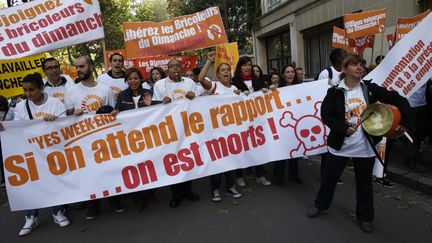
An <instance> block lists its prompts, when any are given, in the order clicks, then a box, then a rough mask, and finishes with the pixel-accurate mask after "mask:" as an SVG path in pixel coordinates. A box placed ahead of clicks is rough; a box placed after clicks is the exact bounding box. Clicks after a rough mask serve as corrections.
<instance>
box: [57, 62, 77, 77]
mask: <svg viewBox="0 0 432 243" xmlns="http://www.w3.org/2000/svg"><path fill="white" fill-rule="evenodd" d="M61 69H62V71H63V74H66V75H69V76H70V77H71V78H72V79H73V80H75V79H76V78H77V77H78V73H77V69H76V67H75V66H72V65H70V64H68V63H65V62H64V63H62V64H61Z"/></svg>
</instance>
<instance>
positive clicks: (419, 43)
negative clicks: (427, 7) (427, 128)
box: [364, 14, 432, 98]
mask: <svg viewBox="0 0 432 243" xmlns="http://www.w3.org/2000/svg"><path fill="white" fill-rule="evenodd" d="M431 26H432V14H429V15H428V16H427V17H426V18H424V19H423V21H422V22H421V23H420V24H419V25H417V27H415V28H414V29H413V30H412V31H410V32H409V33H408V34H407V35H405V37H404V38H403V39H401V40H400V41H399V42H398V43H396V45H395V46H393V48H392V49H391V50H390V51H389V52H388V53H387V55H386V57H385V58H384V60H383V61H382V62H381V63H380V65H378V66H377V67H376V68H375V69H374V70H372V72H370V73H369V74H368V75H367V76H366V77H365V78H364V79H365V80H370V79H371V80H372V82H374V83H376V84H378V85H381V86H383V87H385V88H387V89H389V90H395V91H397V92H398V93H399V94H400V95H402V96H404V97H406V98H408V97H409V96H410V95H411V94H413V93H414V92H415V91H416V90H417V89H419V88H420V87H422V86H423V85H424V84H426V82H427V81H428V80H429V78H431V77H432V33H431V28H430V27H431Z"/></svg>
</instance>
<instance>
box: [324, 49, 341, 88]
mask: <svg viewBox="0 0 432 243" xmlns="http://www.w3.org/2000/svg"><path fill="white" fill-rule="evenodd" d="M346 56H347V52H346V51H345V50H344V49H341V48H336V49H334V50H333V51H332V52H331V53H330V62H331V64H332V66H331V67H329V68H326V69H324V70H322V71H321V72H320V74H319V75H318V80H321V79H329V84H330V85H332V86H336V85H338V84H339V83H340V79H339V75H340V73H341V72H342V61H343V59H344V58H345V57H346Z"/></svg>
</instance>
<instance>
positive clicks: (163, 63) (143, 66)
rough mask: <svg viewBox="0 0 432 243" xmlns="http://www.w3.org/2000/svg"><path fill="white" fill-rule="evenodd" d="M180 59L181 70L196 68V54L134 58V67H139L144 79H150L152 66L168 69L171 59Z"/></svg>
mask: <svg viewBox="0 0 432 243" xmlns="http://www.w3.org/2000/svg"><path fill="white" fill-rule="evenodd" d="M173 58H175V59H178V60H180V61H181V65H182V70H183V72H185V71H187V70H192V69H194V68H196V66H197V61H198V57H197V56H164V57H147V58H136V59H134V61H133V62H134V67H135V68H137V69H139V70H140V71H141V73H142V75H143V77H144V79H145V80H148V79H150V70H151V69H152V68H153V67H161V68H162V69H163V70H165V71H167V70H168V62H169V60H171V59H173Z"/></svg>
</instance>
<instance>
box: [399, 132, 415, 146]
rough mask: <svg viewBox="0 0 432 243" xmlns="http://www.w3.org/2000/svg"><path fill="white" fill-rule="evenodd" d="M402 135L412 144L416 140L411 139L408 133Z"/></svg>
mask: <svg viewBox="0 0 432 243" xmlns="http://www.w3.org/2000/svg"><path fill="white" fill-rule="evenodd" d="M402 134H403V135H405V137H406V138H408V140H409V141H410V142H411V143H414V140H413V139H412V137H411V136H410V135H409V134H408V133H407V132H404V133H402Z"/></svg>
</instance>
